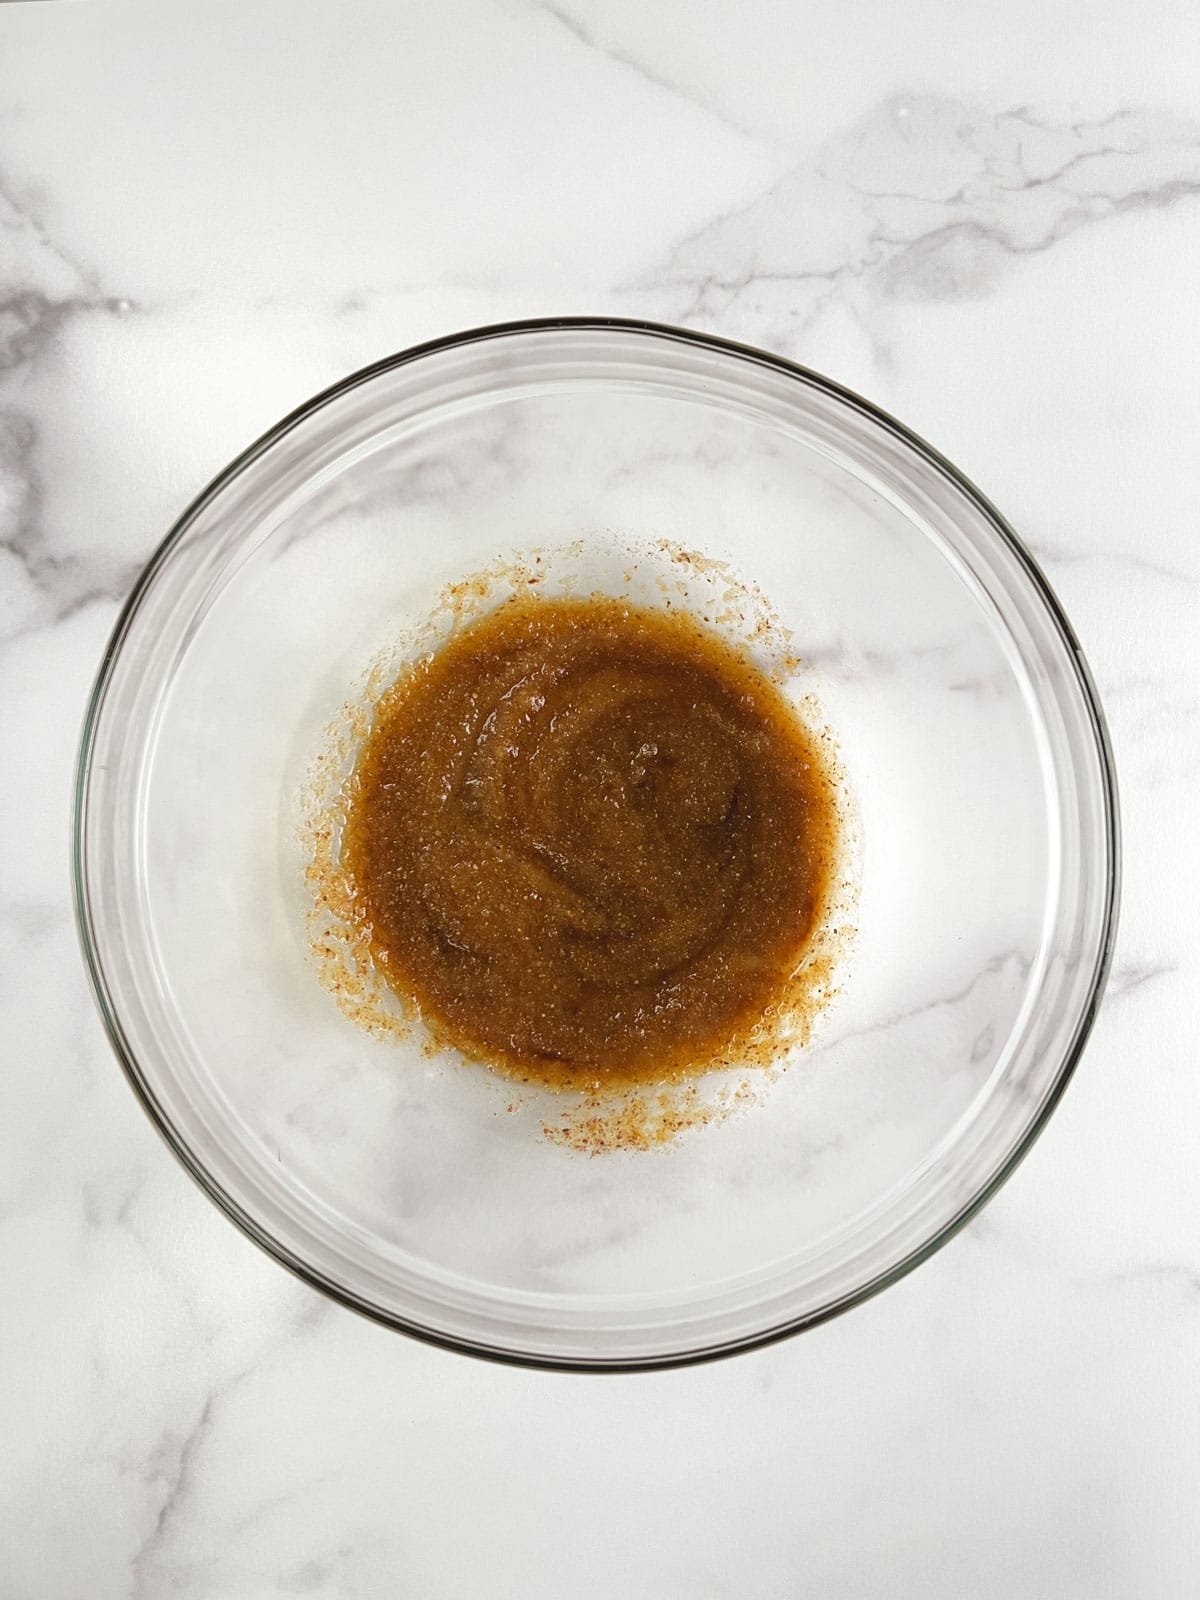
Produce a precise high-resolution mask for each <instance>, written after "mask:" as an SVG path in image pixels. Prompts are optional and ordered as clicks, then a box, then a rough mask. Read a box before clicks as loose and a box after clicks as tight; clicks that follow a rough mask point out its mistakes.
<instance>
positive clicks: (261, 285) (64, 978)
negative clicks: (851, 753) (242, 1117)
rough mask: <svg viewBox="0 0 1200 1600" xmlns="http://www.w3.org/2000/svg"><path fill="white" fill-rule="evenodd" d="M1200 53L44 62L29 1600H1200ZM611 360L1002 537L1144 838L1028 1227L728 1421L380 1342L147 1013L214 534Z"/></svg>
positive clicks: (7, 1111) (1, 341) (13, 1447)
mask: <svg viewBox="0 0 1200 1600" xmlns="http://www.w3.org/2000/svg"><path fill="white" fill-rule="evenodd" d="M1198 23H1200V13H1198V12H1197V10H1196V8H1195V6H1194V5H1192V4H1191V3H1190V0H1151V3H1150V4H1149V6H1140V7H1137V8H1135V7H1134V6H1133V4H1132V0H1114V4H1112V5H1110V6H1108V7H1106V8H1105V9H1104V11H1103V13H1102V14H1101V13H1100V12H1097V11H1096V9H1095V7H1093V6H1088V5H1083V4H1082V3H1077V0H1037V3H1034V0H1007V3H1006V4H1005V5H1003V6H998V7H986V8H985V7H980V6H964V5H961V4H958V3H953V0H926V3H923V4H921V5H919V6H916V7H905V8H899V9H898V8H895V7H891V6H885V5H883V4H879V3H872V4H871V5H869V6H868V7H865V8H863V7H858V8H844V7H838V6H833V5H826V6H821V7H817V6H810V5H798V6H783V5H780V4H770V3H768V0H751V3H750V4H749V5H744V6H740V7H734V6H733V5H732V4H731V3H730V0H705V3H703V4H701V5H696V6H690V7H685V6H683V5H681V4H678V3H670V4H660V5H657V6H651V7H646V6H641V5H636V4H634V3H633V0H604V3H602V0H563V3H561V4H559V3H555V4H542V5H527V4H522V3H518V0H448V3H446V4H443V5H441V6H439V7H434V6H431V5H425V4H419V3H415V0H414V3H410V4H401V5H395V4H382V3H381V4H362V3H358V4H355V5H354V6H353V7H352V8H351V7H346V8H343V7H337V6H334V5H332V4H330V3H328V0H322V3H308V0H271V3H268V4H262V3H257V0H249V3H246V4H242V5H239V6H236V7H235V6H223V5H211V4H210V5H204V6H200V5H195V4H187V5H182V6H159V7H155V8H149V7H145V8H141V7H139V8H127V7H124V6H115V5H104V4H96V5H83V6H77V5H73V4H69V3H55V4H26V5H22V4H10V5H5V6H3V7H0V220H2V222H3V227H2V228H0V719H2V721H0V728H2V733H0V741H2V744H0V748H3V751H4V778H3V782H2V783H0V940H2V942H3V952H4V954H3V960H2V962H0V1061H2V1063H3V1071H2V1074H0V1268H2V1271H3V1280H4V1292H3V1294H2V1295H0V1438H3V1440H4V1448H3V1450H2V1451H0V1597H3V1600H27V1597H34V1600H57V1597H59V1596H62V1597H75V1596H87V1597H88V1600H109V1597H114V1600H115V1597H124V1596H132V1597H144V1596H163V1595H177V1596H183V1597H188V1600H191V1597H199V1596H205V1597H208V1596H238V1597H251V1600H254V1597H258V1596H276V1595H279V1596H283V1595H293V1594H302V1595H309V1596H317V1597H320V1600H326V1597H328V1600H333V1597H335V1596H336V1597H343V1596H353V1597H374V1596H394V1595H404V1596H411V1597H414V1600H416V1597H425V1596H429V1597H437V1600H459V1597H468V1596H470V1597H475V1596H480V1597H482V1596H487V1597H489V1600H490V1597H496V1596H509V1595H511V1596H520V1597H534V1596H546V1597H559V1596H565V1595H571V1596H581V1597H593V1596H596V1597H600V1596H612V1595H634V1596H647V1597H653V1600H668V1597H670V1600H675V1597H678V1600H685V1597H686V1600H700V1597H713V1600H716V1597H720V1596H728V1597H734V1596H737V1597H739V1600H740V1597H742V1596H755V1597H761V1600H775V1597H778V1600H794V1597H796V1596H800V1595H807V1594H822V1595H830V1596H838V1597H858V1596H863V1597H869V1596H875V1595H879V1594H901V1595H909V1594H911V1595H921V1596H935V1597H940V1596H945V1597H946V1600H951V1597H953V1600H958V1597H960V1596H964V1595H969V1596H972V1597H990V1596H996V1597H997V1600H999V1597H1001V1596H1003V1597H1004V1600H1014V1597H1018V1600H1020V1597H1039V1600H1040V1597H1055V1600H1058V1597H1068V1600H1076V1597H1077V1600H1106V1597H1110V1596H1111V1597H1114V1600H1115V1597H1121V1600H1126V1597H1130V1596H1136V1597H1143V1596H1144V1597H1147V1600H1151V1597H1153V1600H1162V1597H1175V1596H1179V1597H1184V1596H1193V1595H1195V1594H1196V1593H1197V1586H1198V1585H1200V1577H1198V1574H1200V1518H1198V1516H1197V1512H1196V1507H1197V1504H1198V1502H1200V1383H1198V1379H1197V1374H1198V1373H1200V1242H1198V1238H1200V1236H1198V1230H1197V1222H1198V1220H1200V1179H1198V1178H1197V1151H1198V1150H1200V1093H1198V1092H1197V1087H1196V1077H1195V1055H1196V1051H1195V1044H1194V1038H1195V1023H1194V1018H1195V1016H1196V1014H1197V1010H1198V1008H1200V973H1198V971H1197V959H1196V950H1195V943H1196V933H1195V928H1196V918H1195V905H1196V903H1197V897H1198V893H1200V882H1198V877H1200V871H1198V869H1200V848H1198V847H1197V846H1196V843H1195V839H1194V823H1193V822H1192V820H1191V818H1192V815H1193V812H1194V793H1195V787H1196V782H1197V777H1198V775H1200V648H1198V645H1197V635H1198V631H1200V630H1198V627H1197V623H1198V621H1200V613H1198V609H1197V608H1198V603H1200V541H1198V538H1197V526H1196V505H1197V501H1198V494H1197V491H1198V490H1200V482H1198V473H1197V444H1198V441H1200V376H1198V374H1200V310H1198V300H1197V295H1196V274H1197V262H1198V261H1200V94H1198V92H1197V82H1198V81H1200V36H1198V31H1197V30H1198ZM588 311H591V312H609V313H620V314H625V315H635V316H637V315H640V316H649V317H655V318H659V319H663V320H670V321H683V322H688V323H691V324H693V325H695V326H698V327H701V328H709V329H713V330H716V331H718V332H721V333H725V334H730V335H733V336H735V337H742V338H746V339H749V340H752V341H755V342H759V343H764V344H768V345H771V346H773V347H774V348H776V349H778V350H780V351H782V352H784V353H786V354H788V355H791V356H794V357H797V358H798V359H800V360H802V361H805V362H807V363H809V364H810V365H813V366H815V367H817V368H819V369H821V370H824V371H826V372H828V373H830V374H831V375H833V376H835V377H837V378H839V379H841V380H842V381H843V382H845V383H847V384H849V385H850V386H852V387H855V388H857V389H859V390H861V391H862V392H864V393H866V394H867V395H869V396H870V397H871V398H873V399H875V400H877V401H878V402H880V403H881V404H882V405H884V406H885V407H887V408H889V409H890V410H893V411H895V412H896V413H898V414H899V415H901V416H903V417H904V418H905V419H906V420H907V421H909V422H910V423H911V424H912V425H913V426H915V427H916V428H917V429H918V430H919V431H921V432H922V433H924V434H925V435H926V436H927V437H928V438H930V439H931V440H933V441H934V442H935V443H937V444H938V445H939V446H940V447H941V448H942V449H943V450H945V451H946V452H947V453H948V454H949V455H950V456H952V457H953V458H954V459H956V460H957V461H958V462H959V463H960V464H961V465H962V466H963V467H964V468H965V469H966V470H967V471H968V472H969V473H970V474H971V475H972V476H973V477H974V478H975V480H976V481H977V482H978V483H980V484H981V485H982V486H983V487H984V489H985V490H986V491H987V492H989V493H990V494H991V495H992V496H993V498H994V499H995V500H996V501H997V502H998V503H999V504H1000V505H1001V507H1003V509H1004V510H1005V511H1006V512H1007V513H1008V515H1009V516H1010V517H1011V519H1012V520H1013V521H1014V522H1015V524H1016V525H1017V527H1018V528H1019V529H1020V530H1021V531H1022V532H1023V533H1024V534H1025V535H1026V537H1027V538H1028V540H1029V541H1030V543H1031V544H1032V545H1033V547H1034V548H1035V550H1036V551H1037V552H1038V553H1039V555H1040V556H1041V558H1042V560H1043V561H1044V563H1045V566H1046V569H1047V571H1048V573H1049V575H1050V577H1051V580H1052V581H1053V583H1054V584H1055V585H1056V587H1057V588H1058V591H1059V594H1060V596H1061V597H1062V599H1063V601H1064V603H1065V604H1066V606H1067V608H1068V610H1069V612H1070V614H1071V615H1072V617H1073V619H1074V621H1075V622H1076V624H1077V627H1078V629H1079V632H1080V634H1081V636H1082V639H1083V642H1084V645H1085V648H1086V649H1087V650H1088V652H1089V654H1090V658H1091V660H1092V663H1093V666H1094V668H1095V671H1096V674H1097V677H1098V680H1099V683H1100V687H1101V690H1102V693H1103V696H1104V699H1105V703H1106V706H1107V709H1108V713H1109V716H1110V719H1111V724H1112V732H1113V737H1114V742H1115V746H1116V751H1117V758H1118V763H1119V768H1120V774H1121V778H1122V782H1123V801H1124V821H1125V842H1126V851H1127V872H1126V887H1125V897H1124V917H1123V924H1122V931H1121V938H1120V946H1119V951H1118V957H1117V963H1116V968H1115V972H1114V979H1113V983H1112V986H1111V990H1110V994H1109V998H1108V1000H1107V1002H1106V1005H1105V1008H1104V1011H1103V1014H1102V1016H1101V1019H1100V1023H1099V1025H1098V1027H1097V1030H1096V1033H1095V1035H1094V1038H1093V1041H1092V1044H1091V1046H1090V1048H1089V1050H1088V1053H1087V1056H1086V1059H1085V1062H1084V1064H1083V1067H1082V1069H1081V1070H1080V1072H1079V1073H1078V1075H1077V1078H1076V1081H1075V1083H1074V1084H1073V1086H1072V1088H1071V1090H1070V1092H1069V1093H1068V1095H1067V1097H1066V1099H1065V1101H1064V1103H1063V1105H1062V1107H1061V1109H1060V1110H1059V1112H1058V1114H1057V1115H1056V1116H1055V1118H1054V1120H1053V1122H1052V1123H1051V1125H1050V1128H1049V1130H1048V1132H1047V1133H1046V1134H1045V1136H1044V1137H1043V1138H1042V1140H1041V1141H1040V1143H1039V1144H1038V1146H1037V1147H1036V1149H1035V1150H1034V1152H1033V1154H1032V1155H1031V1156H1030V1158H1029V1159H1028V1161H1027V1162H1026V1163H1025V1165H1024V1166H1023V1168H1022V1169H1021V1171H1020V1172H1019V1173H1018V1174H1017V1176H1016V1178H1015V1179H1014V1180H1013V1182H1011V1183H1010V1184H1009V1185H1008V1187H1007V1188H1006V1189H1005V1190H1004V1191H1003V1193H1002V1194H1001V1195H1000V1196H999V1197H998V1199H996V1200H995V1201H994V1203H993V1204H992V1205H991V1206H990V1207H989V1208H988V1209H987V1211H986V1212H985V1213H984V1214H983V1216H982V1217H981V1218H980V1219H979V1220H978V1221H977V1222H976V1223H975V1224H974V1225H973V1226H972V1227H971V1228H969V1229H968V1230H967V1232H966V1233H965V1234H964V1235H963V1236H962V1237H961V1238H960V1239H959V1240H957V1241H956V1242H955V1243H953V1244H952V1245H951V1246H950V1247H948V1248H947V1249H946V1250H945V1251H943V1252H942V1253H941V1254H940V1255H939V1256H938V1257H937V1258H936V1259H935V1260H933V1261H932V1262H930V1263H929V1264H927V1265H926V1266H924V1267H922V1268H921V1269H920V1270H919V1271H918V1272H917V1273H916V1274H914V1275H913V1276H912V1277H910V1278H909V1279H907V1280H906V1281H905V1282H904V1283H903V1284H901V1285H900V1286H898V1287H896V1288H894V1289H892V1290H891V1291H889V1292H888V1293H887V1294H885V1295H884V1296H883V1297H881V1298H880V1299H878V1300H876V1301H874V1302H873V1303H871V1304H870V1305H868V1306H866V1307H863V1308H861V1309H859V1310H858V1311H856V1312H854V1313H853V1314H852V1315H850V1316H848V1317H846V1318H843V1319H841V1320H840V1321H837V1322H835V1323H833V1324H831V1325H829V1326H826V1327H824V1328H822V1329H819V1330H817V1331H815V1332H813V1333H810V1334H808V1335H805V1336H804V1337H803V1338H801V1339H798V1340H793V1341H791V1342H790V1343H787V1344H785V1345H783V1346H780V1347H776V1348H774V1349H771V1350H768V1351H764V1352H761V1353H758V1354H755V1355H751V1356H746V1357H742V1358H740V1359H737V1360H734V1361H731V1362H726V1363H722V1364H718V1365H716V1366H713V1367H709V1368H704V1369H698V1370H692V1371H686V1372H682V1373H675V1374H665V1375H660V1376H653V1377H638V1378H615V1379H614V1378H606V1379H589V1378H579V1377H563V1376H547V1375H541V1374H536V1373H524V1372H516V1371H510V1370H506V1369H502V1368H496V1367H491V1366H487V1365H484V1364H482V1363H478V1362H474V1361H471V1360H468V1359H464V1358H459V1357H455V1356H452V1355H448V1354H442V1353H439V1352H436V1351H433V1350H429V1349H425V1348H422V1347H420V1346H418V1345H415V1344H412V1343H409V1342H407V1341H405V1340H403V1339H401V1338H399V1337H396V1336H394V1335H391V1334H389V1333H387V1332H385V1331H383V1330H381V1329H378V1328H376V1327H373V1326H370V1325H368V1324H367V1323H365V1322H361V1321H359V1320H358V1319H356V1318H355V1317H353V1316H352V1315H350V1314H349V1313H346V1312H342V1311H340V1310H338V1309H336V1308H334V1307H333V1306H331V1305H329V1304H326V1303H325V1302H324V1301H323V1300H322V1299H320V1298H319V1297H318V1296H316V1295H315V1294H313V1293H311V1292H309V1291H308V1290H306V1289H304V1288H303V1287H301V1286H300V1285H298V1284H297V1283H295V1282H293V1281H292V1280H291V1279H290V1278H289V1277H288V1276H287V1275H286V1274H285V1273H284V1272H283V1271H282V1270H281V1269H279V1268H278V1267H277V1266H275V1265H274V1264H273V1263H272V1262H270V1261H269V1260H267V1259H266V1258H265V1257H263V1256H261V1255H260V1254H259V1253H258V1252H257V1251H256V1250H255V1249H254V1248H253V1247H252V1246H251V1245H250V1244H249V1243H247V1242H246V1241H245V1240H244V1239H243V1238H242V1237H241V1236H240V1235H239V1234H237V1233H236V1232H235V1231H234V1230H233V1229H232V1228H231V1227H230V1226H229V1225H228V1224H227V1223H226V1222H224V1221H223V1220H222V1219H221V1218H220V1217H219V1216H218V1215H217V1214H216V1213H215V1212H214V1211H213V1210H212V1208H211V1207H210V1206H209V1205H208V1203H207V1202H206V1201H205V1200H204V1199H203V1197H202V1196H201V1194H200V1193H199V1191H198V1190H197V1189H196V1188H194V1187H193V1186H192V1184H191V1183H190V1182H189V1180H188V1179H187V1178H186V1177H185V1175H184V1174H183V1172H182V1171H181V1170H180V1169H179V1168H178V1167H177V1166H176V1165H175V1163H174V1162H173V1160H172V1158H171V1157H170V1156H169V1155H168V1153H167V1151H166V1150H165V1148H164V1147H163V1146H162V1145H161V1143H160V1142H159V1140H158V1137H157V1135H156V1134H155V1133H154V1132H153V1130H152V1129H151V1127H150V1125H149V1124H148V1122H147V1121H146V1120H145V1118H144V1117H143V1116H142V1113H141V1112H140V1110H139V1109H138V1107H137V1105H136V1103H135V1101H134V1099H133V1096H132V1095H131V1094H130V1092H129V1090H128V1088H127V1087H126V1085H125V1083H124V1081H123V1079H122V1077H121V1075H120V1073H119V1071H118V1069H117V1067H116V1065H115V1063H114V1061H113V1060H112V1058H111V1056H110V1054H109V1051H108V1048H107V1046H106V1044H105V1042H104V1040H103V1038H102V1036H101V1032H100V1028H99V1026H98V1024H97V1022H96V1020H95V1018H94V1016H93V1014H92V1007H91V1003H90V1000H89V998H88V995H87V993H86V990H85V986H84V981H83V976H82V972H81V968H80V963H79V959H78V955H77V951H76V947H75V937H74V932H73V929H72V926H71V919H70V914H69V910H68V897H67V847H66V840H67V811H68V798H69V788H70V778H71V766H72V759H73V754H74V747H75V741H76V735H77V730H78V723H79V718H80V715H81V711H82V706H83V701H84V697H85V695H86V692H87V688H88V686H89V683H90V680H91V677H92V675H93V672H94V670H95V666H96V663H97V659H98V656H99V653H100V651H101V650H102V648H103V645H104V641H105V639H106V637H107V634H108V632H109V629H110V627H111V625H112V622H113V619H114V617H115V615H116V612H117V609H118V604H119V600H120V598H121V596H122V593H123V591H124V590H125V589H126V587H127V586H128V584H129V583H130V581H131V580H132V578H133V576H134V575H135V573H136V572H137V570H138V568H139V566H140V564H141V563H142V562H143V561H144V559H145V558H146V556H147V555H148V553H149V552H150V550H151V549H152V547H153V546H154V544H155V543H156V542H157V540H158V539H159V537H160V536H161V534H162V533H163V531H164V530H165V528H166V527H167V526H168V525H169V523H170V522H171V520H172V519H173V517H174V516H175V515H176V513H177V512H178V510H179V509H180V508H181V506H182V505H183V504H184V502H185V501H186V500H187V499H188V498H189V497H190V496H191V495H192V494H193V493H194V492H195V491H196V490H197V488H199V487H200V486H201V485H202V484H203V483H204V482H205V481H206V480H207V478H208V477H209V476H210V475H211V474H212V473H214V472H215V471H216V470H217V469H219V468H220V467H221V466H222V465H223V464H224V462H225V461H226V460H227V459H228V457H229V456H230V455H232V454H233V453H234V452H235V451H236V450H237V449H238V448H239V447H240V446H241V445H242V444H243V443H245V442H246V441H247V440H248V439H250V438H252V437H253V436H255V435H256V434H257V433H259V432H260V431H261V430H262V429H263V428H264V427H266V426H267V425H268V424H270V423H271V422H272V421H274V420H275V419H276V417H277V416H279V415H281V414H282V413H283V412H284V411H286V410H288V409H290V407H291V406H292V405H293V404H294V403H296V402H297V401H298V400H299V399H301V398H303V397H304V396H306V395H307V394H309V393H311V392H312V391H313V390H315V389H317V388H318V387H320V386H322V385H323V384H325V383H327V382H329V381H331V380H332V379H334V378H336V377H338V376H339V375H341V374H342V373H344V372H345V371H347V370H349V369H351V368H352V367H354V366H357V365H359V364H361V363H363V362H365V361H367V360H369V359H371V358H374V357H375V356H377V355H379V354H382V353H385V352H387V351H389V350H392V349H395V348H398V347H400V346H403V345H405V344H407V343H410V342H412V341H414V340H418V339H422V338H426V337H430V336H433V335H436V334H438V333H441V332H444V331H447V330H450V329H453V328H455V327H460V326H467V325H473V324H478V323H481V322H486V321H493V320H498V319H502V318H507V317H513V316H520V315H540V314H550V313H555V312H588Z"/></svg>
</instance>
